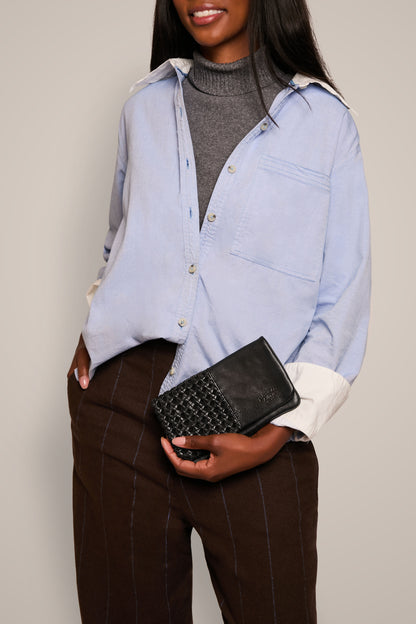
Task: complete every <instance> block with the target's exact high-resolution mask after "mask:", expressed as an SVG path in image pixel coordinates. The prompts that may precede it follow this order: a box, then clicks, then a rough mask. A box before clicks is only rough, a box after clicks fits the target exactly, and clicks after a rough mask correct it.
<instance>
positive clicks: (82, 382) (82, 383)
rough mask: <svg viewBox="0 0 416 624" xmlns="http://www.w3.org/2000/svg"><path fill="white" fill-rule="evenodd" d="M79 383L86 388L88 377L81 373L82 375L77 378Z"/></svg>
mask: <svg viewBox="0 0 416 624" xmlns="http://www.w3.org/2000/svg"><path fill="white" fill-rule="evenodd" d="M79 383H80V385H81V388H84V390H85V388H87V387H88V377H85V375H83V376H82V377H80V378H79Z"/></svg>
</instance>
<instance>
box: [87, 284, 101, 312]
mask: <svg viewBox="0 0 416 624" xmlns="http://www.w3.org/2000/svg"><path fill="white" fill-rule="evenodd" d="M100 284H101V279H97V280H95V282H93V283H92V284H91V286H90V287H89V288H88V290H87V292H86V293H85V296H86V298H87V301H88V306H89V307H91V301H92V298H93V297H94V295H95V291H96V290H97V288H98V286H99V285H100Z"/></svg>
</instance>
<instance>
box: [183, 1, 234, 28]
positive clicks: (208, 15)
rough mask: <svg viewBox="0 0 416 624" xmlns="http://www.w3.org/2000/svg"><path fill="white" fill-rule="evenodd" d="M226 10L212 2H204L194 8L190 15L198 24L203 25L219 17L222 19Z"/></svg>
mask: <svg viewBox="0 0 416 624" xmlns="http://www.w3.org/2000/svg"><path fill="white" fill-rule="evenodd" d="M225 12H226V10H225V9H223V8H220V7H218V6H214V5H212V4H203V5H201V6H197V7H195V8H194V9H192V11H191V12H190V13H189V16H190V18H191V20H192V21H193V22H194V24H196V25H198V26H203V25H205V24H211V23H212V22H215V21H216V20H217V19H220V18H221V17H222V16H223V15H224V13H225Z"/></svg>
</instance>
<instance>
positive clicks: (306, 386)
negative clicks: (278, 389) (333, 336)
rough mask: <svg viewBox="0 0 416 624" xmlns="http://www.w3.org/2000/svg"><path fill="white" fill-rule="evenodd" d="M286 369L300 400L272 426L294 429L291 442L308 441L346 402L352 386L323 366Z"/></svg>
mask: <svg viewBox="0 0 416 624" xmlns="http://www.w3.org/2000/svg"><path fill="white" fill-rule="evenodd" d="M285 369H286V371H287V373H288V375H289V377H290V379H291V380H292V383H293V385H294V386H295V388H296V390H297V391H298V394H299V396H300V399H301V401H300V404H299V405H298V407H296V408H295V409H294V410H292V411H291V412H287V414H283V415H282V416H278V417H277V418H275V419H274V420H272V421H271V423H272V424H273V425H277V426H280V427H282V426H285V427H291V428H293V429H297V430H298V432H299V433H295V434H294V435H293V436H292V438H291V440H295V441H300V442H309V441H310V440H311V438H313V437H314V436H315V435H316V434H317V433H318V431H319V430H320V429H321V427H322V426H323V425H324V424H325V423H326V422H327V421H328V420H329V419H330V418H331V417H332V416H333V415H334V414H335V412H336V411H337V410H338V409H339V408H340V407H341V405H342V404H343V403H344V401H346V399H347V397H348V394H349V391H350V388H351V386H350V384H349V382H348V381H347V380H346V379H345V378H344V377H343V376H342V375H340V374H339V373H336V372H335V371H333V370H331V369H330V368H326V367H325V366H318V365H317V364H311V363H309V362H291V363H289V364H286V365H285ZM302 434H303V435H302Z"/></svg>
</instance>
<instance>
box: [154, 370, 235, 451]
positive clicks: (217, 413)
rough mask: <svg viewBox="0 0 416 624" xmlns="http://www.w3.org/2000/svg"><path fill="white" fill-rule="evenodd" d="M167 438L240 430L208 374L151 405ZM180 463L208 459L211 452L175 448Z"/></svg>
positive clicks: (200, 375) (170, 391)
mask: <svg viewBox="0 0 416 624" xmlns="http://www.w3.org/2000/svg"><path fill="white" fill-rule="evenodd" d="M152 404H153V409H154V412H155V414H156V417H157V418H158V420H159V422H160V424H161V425H162V428H163V431H164V434H165V437H166V438H167V439H168V440H172V439H173V438H175V437H176V436H181V435H209V434H212V433H232V432H236V431H237V430H238V429H239V428H240V426H241V425H240V421H239V418H238V414H237V412H236V411H235V410H233V409H232V408H231V406H230V405H229V403H228V402H227V400H226V399H225V397H224V396H223V394H222V392H221V390H220V388H219V387H218V385H217V384H216V382H215V380H214V379H213V377H212V375H211V374H210V373H209V371H201V372H200V373H197V374H196V375H193V376H192V377H189V379H186V380H185V381H183V382H182V383H180V384H178V385H177V386H175V387H174V388H172V389H171V390H169V391H167V392H164V393H163V394H161V395H160V396H159V397H157V398H156V399H153V401H152ZM172 446H173V448H174V449H175V452H176V454H177V455H178V457H180V458H181V459H190V460H192V461H199V460H200V459H207V458H208V457H209V451H205V450H202V449H185V448H181V447H179V446H176V445H175V444H172Z"/></svg>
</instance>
